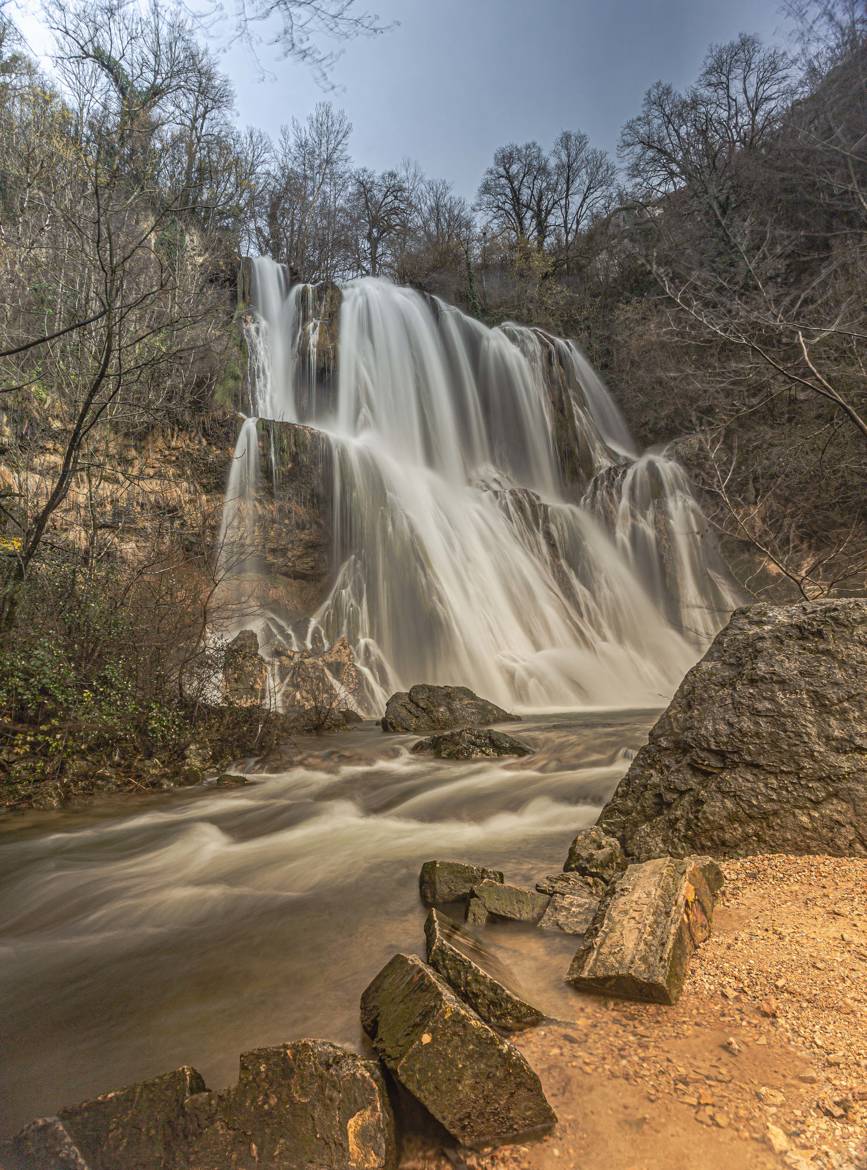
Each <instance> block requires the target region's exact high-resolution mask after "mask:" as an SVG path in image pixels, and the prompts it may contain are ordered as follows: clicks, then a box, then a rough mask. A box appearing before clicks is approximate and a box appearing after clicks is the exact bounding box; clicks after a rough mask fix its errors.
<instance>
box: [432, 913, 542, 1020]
mask: <svg viewBox="0 0 867 1170" xmlns="http://www.w3.org/2000/svg"><path fill="white" fill-rule="evenodd" d="M424 933H425V939H426V941H427V961H428V963H430V965H431V966H432V967H433V969H434V970H435V971H436V972H437V973H438V974H439V975H441V976H442V977H443V979H445V981H446V983H448V984H449V986H450V987H451V988H452V990H453V991H456V992H457V994H458V995H459V996H460V997H461V999H462V1000H464V1002H465V1003H468V1004H469V1005H470V1007H471V1008H473V1009H474V1011H476V1012H478V1014H479V1015H480V1016H481V1017H482V1019H483V1020H484V1021H485V1022H486V1023H488V1024H490V1025H491V1026H492V1027H494V1028H499V1029H501V1030H502V1031H504V1032H517V1031H520V1029H522V1028H532V1027H533V1026H534V1025H535V1024H539V1023H541V1021H542V1019H543V1018H544V1017H543V1013H542V1012H541V1011H540V1010H539V1009H538V1008H536V1007H533V1005H532V1004H530V1003H527V1001H526V1000H525V999H522V998H521V996H519V995H518V994H516V993H515V992H514V991H511V990H510V989H509V988H508V987H507V986H506V984H505V983H504V982H502V981H501V980H500V979H498V978H497V977H496V976H495V975H494V974H493V973H492V972H491V971H490V970H488V969H486V967H487V966H489V965H491V963H490V959H489V957H488V956H487V955H486V954H485V952H484V950H483V948H482V947H480V946H479V945H478V944H477V943H476V942H475V940H474V939H471V938H468V937H467V936H466V935H464V934H462V932H461V929H460V927H459V926H458V924H457V923H456V922H452V921H451V919H450V918H447V917H446V916H445V915H444V914H441V913H440V911H439V910H431V912H430V914H428V917H427V922H425V926H424Z"/></svg>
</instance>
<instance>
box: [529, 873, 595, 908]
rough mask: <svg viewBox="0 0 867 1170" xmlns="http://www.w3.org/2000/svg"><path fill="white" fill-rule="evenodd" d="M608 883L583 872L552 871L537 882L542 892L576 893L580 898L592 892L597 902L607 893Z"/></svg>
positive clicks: (537, 887) (537, 886)
mask: <svg viewBox="0 0 867 1170" xmlns="http://www.w3.org/2000/svg"><path fill="white" fill-rule="evenodd" d="M605 888H606V883H605V882H601V881H599V879H598V878H593V877H588V876H587V875H586V874H583V873H552V874H549V875H548V876H547V877H545V878H542V879H541V881H538V882H536V889H537V890H538V891H539V893H540V894H574V895H575V896H576V897H578V898H582V897H584V895H585V894H592V895H593V896H594V897H595V898H596V900H597V902H598V901H599V899H600V898H601V897H602V895H603V894H604V893H605Z"/></svg>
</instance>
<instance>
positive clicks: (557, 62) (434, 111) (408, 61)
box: [18, 0, 786, 199]
mask: <svg viewBox="0 0 867 1170" xmlns="http://www.w3.org/2000/svg"><path fill="white" fill-rule="evenodd" d="M231 3H232V0H227V4H228V5H229V6H230V5H231ZM356 4H357V5H358V7H359V8H362V9H363V10H365V11H372V12H375V13H377V14H378V16H379V17H380V19H381V23H382V24H384V25H387V26H390V27H388V28H387V31H385V32H383V33H382V34H381V35H380V36H375V37H366V36H363V37H359V38H357V39H355V40H353V41H349V42H345V43H344V44H343V45H342V46H339V48H340V49H341V55H340V58H339V60H338V61H337V63H336V65H335V66H334V68H333V70H332V73H331V84H332V86H333V89H332V90H331V92H327V93H326V92H323V90H322V88H321V87H319V86H318V85H317V84H316V80H315V78H314V76H313V74H312V72H311V70H310V68H309V67H308V66H306V65H304V64H300V63H298V62H294V61H292V60H283V59H281V58H280V56H279V55H278V54H277V53H276V52H275V51H274V50H273V49H272V48H270V47H269V46H268V45H267V44H263V45H262V46H260V48H259V49H258V50H257V53H256V54H254V53H253V52H251V50H250V49H249V48H247V47H246V46H245V45H243V44H241V43H237V42H236V43H235V44H233V45H231V46H229V47H227V45H226V38H225V37H223V40H222V42H221V41H220V40H219V38H218V37H216V35H215V39H214V42H213V47H214V48H215V50H217V51H218V52H219V55H220V63H221V67H222V69H223V71H224V72H226V73H227V74H228V76H229V77H230V78H231V80H232V83H233V85H234V87H235V93H236V107H237V112H238V119H239V122H240V124H241V125H242V126H247V125H251V126H256V127H258V128H260V129H262V130H266V131H267V132H268V133H270V134H272V135H276V134H277V133H278V132H279V129H280V126H281V124H284V123H288V122H289V121H290V120H291V119H292V117H293V116H294V117H297V118H300V119H303V118H304V117H306V115H307V114H308V113H310V111H311V110H312V109H313V107H314V106H315V104H316V103H317V102H318V101H322V100H323V99H324V98H327V99H328V100H331V101H333V102H334V103H335V104H336V105H339V106H341V107H342V108H343V109H345V110H346V112H347V114H348V115H349V117H350V119H351V121H352V123H353V134H352V139H351V151H352V155H353V158H354V159H355V161H356V162H357V163H359V164H362V165H364V166H368V167H371V168H373V169H375V170H384V169H387V168H389V167H395V166H398V165H399V164H400V163H401V162H402V161H403V160H404V159H409V160H412V161H414V162H417V163H418V164H419V165H420V166H421V168H422V169H423V170H424V171H425V173H426V174H428V175H431V176H432V177H434V178H445V179H449V180H450V181H451V182H452V183H453V184H454V186H455V189H456V190H457V191H458V192H459V193H460V194H462V195H465V196H467V198H469V199H473V198H474V196H475V193H476V190H477V188H478V185H479V181H480V179H481V176H482V174H483V172H484V170H485V168H486V167H487V166H488V165H489V163H490V161H491V159H492V157H493V153H494V151H495V150H496V148H497V147H498V146H501V145H503V144H504V143H507V142H525V141H529V140H531V139H535V140H537V141H538V142H540V143H542V144H543V145H550V144H551V143H552V142H553V140H554V138H555V137H556V136H557V135H558V134H559V132H560V131H561V130H565V129H569V130H583V131H585V132H586V133H587V134H588V135H589V136H590V139H591V142H592V143H593V145H594V146H601V147H604V148H605V149H607V150H609V151H611V152H612V153H613V152H614V151H615V150H616V147H617V139H618V136H619V133H620V128H621V126H622V125H623V123H624V122H625V121H626V120H627V119H628V118H630V117H632V116H633V115H634V114H636V113H638V111H639V110H640V108H641V99H642V96H643V94H644V92H645V90H646V89H647V88H648V87H649V86H650V85H652V84H653V82H654V81H657V80H659V79H663V80H665V81H670V82H672V83H673V84H674V85H675V86H677V87H682V86H685V85H687V84H689V82H690V81H691V80H692V79H693V78H694V77H695V76H696V74H697V73H698V71H699V68H700V65H701V60H702V58H703V56H704V53H705V51H706V49H707V47H708V45H709V44H711V43H715V42H720V41H727V40H731V39H732V38H733V37H735V36H737V34H738V33H739V32H755V33H757V34H758V35H759V36H761V37H762V39H764V40H766V41H775V42H778V43H783V42H784V39H785V35H786V28H785V24H784V21H783V18H782V16H781V15H780V10H779V4H780V0H725V2H720V0H369V2H366V0H356ZM35 7H36V5H35V4H34V3H32V0H19V5H18V18H19V21H20V23H21V24H22V26H23V28H24V31H25V33H26V34H27V36H28V39H29V40H30V41H31V43H32V44H33V45H34V47H35V48H37V49H38V48H41V47H42V46H43V45H44V44H45V41H44V37H42V36H41V35H40V31H39V28H38V23H37V20H36V18H35V17H34V15H33V13H34V10H35ZM322 45H323V48H326V49H329V48H333V47H337V46H333V45H330V44H328V43H327V42H322ZM257 57H258V59H257Z"/></svg>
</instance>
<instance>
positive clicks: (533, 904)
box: [466, 881, 550, 926]
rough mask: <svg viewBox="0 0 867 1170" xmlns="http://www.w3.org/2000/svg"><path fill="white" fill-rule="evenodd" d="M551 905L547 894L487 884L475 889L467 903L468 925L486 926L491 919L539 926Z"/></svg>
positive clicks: (492, 883)
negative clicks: (533, 923)
mask: <svg viewBox="0 0 867 1170" xmlns="http://www.w3.org/2000/svg"><path fill="white" fill-rule="evenodd" d="M549 901H550V899H549V898H548V897H547V895H546V894H539V893H537V892H536V891H535V890H526V889H524V888H523V886H510V885H506V884H505V883H503V882H492V881H483V882H479V884H478V885H477V886H474V887H473V891H472V894H471V896H470V900H469V902H468V903H467V917H466V921H467V922H469V923H470V924H471V925H472V926H483V925H484V924H485V923H486V922H487V921H488V919H489V918H505V919H508V920H510V921H512V922H538V921H539V919H540V918H541V917H542V915H543V914H544V913H545V911H546V910H547V909H548V902H549Z"/></svg>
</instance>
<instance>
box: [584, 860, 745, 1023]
mask: <svg viewBox="0 0 867 1170" xmlns="http://www.w3.org/2000/svg"><path fill="white" fill-rule="evenodd" d="M721 884H722V874H721V873H720V870H719V867H718V866H717V865H716V864H715V863H714V862H713V861H710V860H709V859H708V858H698V859H692V860H681V859H675V858H672V857H661V858H656V859H654V860H652V861H645V862H643V863H641V864H638V865H630V866H629V868H628V869H627V871H626V873H625V874H624V875H623V876H622V877H621V878H620V879H619V880H618V882H617V883H616V885H615V886H614V887H613V890H612V893H611V895H610V896H609V897H608V898H607V899H605V900H604V901H603V903H602V905H601V906H600V908H599V911H598V912H597V917H596V920H595V921H594V923H593V926H592V928H591V930H590V931H589V933H588V935H587V937H586V938H585V940H584V943H583V945H582V946H581V947H580V948H579V949H578V951H577V953H576V955H575V958H574V959H573V960H572V964H571V966H570V968H569V972H568V974H567V976H566V980H567V982H568V983H571V984H572V985H573V987H576V988H578V990H579V991H589V992H594V993H596V994H598V995H616V996H620V997H622V998H624V999H638V1000H650V1001H652V1002H654V1003H667V1004H673V1003H676V1002H677V1000H678V998H679V996H680V993H681V991H682V990H683V983H684V980H685V978H686V971H687V966H688V964H689V960H690V957H691V955H692V953H693V951H694V950H695V948H696V946H698V945H699V943H702V942H704V941H705V939H706V938H707V937H708V935H709V933H710V921H711V917H712V915H713V904H714V898H715V895H716V893H717V891H718V889H719V887H720V885H721Z"/></svg>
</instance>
